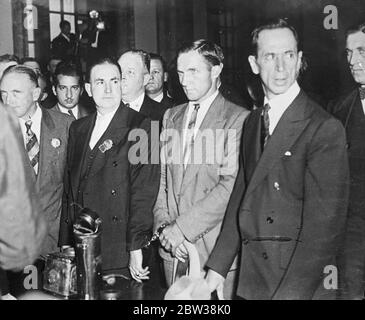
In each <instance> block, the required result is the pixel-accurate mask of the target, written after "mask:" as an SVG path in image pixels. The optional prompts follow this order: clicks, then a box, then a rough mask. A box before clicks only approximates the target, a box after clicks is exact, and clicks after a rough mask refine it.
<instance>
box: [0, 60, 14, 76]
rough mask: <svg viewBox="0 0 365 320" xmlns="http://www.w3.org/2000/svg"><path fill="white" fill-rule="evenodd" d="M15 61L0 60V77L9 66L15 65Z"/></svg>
mask: <svg viewBox="0 0 365 320" xmlns="http://www.w3.org/2000/svg"><path fill="white" fill-rule="evenodd" d="M16 65H17V63H16V62H15V61H8V62H0V79H1V78H2V76H3V73H4V71H5V70H6V69H7V68H9V67H11V66H16Z"/></svg>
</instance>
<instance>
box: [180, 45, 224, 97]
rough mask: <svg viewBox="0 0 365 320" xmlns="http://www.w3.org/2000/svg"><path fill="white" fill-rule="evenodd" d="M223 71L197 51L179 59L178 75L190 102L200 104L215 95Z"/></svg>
mask: <svg viewBox="0 0 365 320" xmlns="http://www.w3.org/2000/svg"><path fill="white" fill-rule="evenodd" d="M221 70H222V66H218V65H217V66H213V67H212V66H210V65H209V64H208V62H207V61H206V60H205V58H204V57H203V56H202V55H200V54H199V53H198V52H196V51H189V52H186V53H181V54H180V55H179V57H178V59H177V73H178V75H179V80H180V83H181V85H182V87H183V89H184V91H185V94H186V96H187V97H188V99H189V101H196V102H200V101H203V100H204V99H205V98H207V97H208V96H209V95H210V94H211V93H213V92H214V91H215V90H216V83H217V78H218V76H219V74H220V72H221Z"/></svg>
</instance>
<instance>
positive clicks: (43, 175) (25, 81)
mask: <svg viewBox="0 0 365 320" xmlns="http://www.w3.org/2000/svg"><path fill="white" fill-rule="evenodd" d="M39 94H40V88H39V87H38V82H37V76H36V74H35V73H34V71H33V70H32V69H30V68H27V67H24V66H14V67H11V68H10V69H7V70H6V71H5V72H4V75H3V78H2V81H1V96H2V99H3V101H4V104H5V105H6V106H7V107H9V108H12V109H13V110H14V112H15V114H16V115H17V116H18V119H19V125H20V128H21V131H22V133H23V139H24V147H25V148H26V150H27V151H26V152H27V154H28V157H29V161H28V166H31V167H32V168H33V173H34V179H35V186H34V191H35V192H37V193H38V195H39V198H40V203H41V210H42V212H43V214H44V215H45V217H46V220H47V222H48V226H47V231H48V234H47V237H46V239H45V241H44V242H43V247H42V255H45V254H47V253H50V252H54V251H56V250H57V242H58V233H59V224H60V223H59V219H60V215H61V204H62V194H63V173H64V167H65V162H66V148H67V139H68V129H69V126H70V124H71V122H72V119H71V118H70V117H68V116H66V115H64V114H60V113H58V112H55V111H52V110H44V109H42V108H40V107H39V105H38V103H37V100H38V97H39Z"/></svg>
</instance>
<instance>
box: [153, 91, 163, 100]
mask: <svg viewBox="0 0 365 320" xmlns="http://www.w3.org/2000/svg"><path fill="white" fill-rule="evenodd" d="M150 98H151V97H150ZM152 99H153V100H155V101H156V102H161V101H162V99H163V91H162V92H161V93H160V94H159V95H158V96H156V97H154V98H152Z"/></svg>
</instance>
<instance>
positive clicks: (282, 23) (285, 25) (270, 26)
mask: <svg viewBox="0 0 365 320" xmlns="http://www.w3.org/2000/svg"><path fill="white" fill-rule="evenodd" d="M274 29H289V30H290V31H291V32H292V33H293V35H294V38H295V40H296V42H297V48H298V50H299V45H300V44H299V36H298V33H297V31H296V30H295V28H294V26H292V25H291V24H289V22H288V21H287V19H286V18H277V19H273V20H269V21H267V22H265V23H264V24H261V25H259V26H258V27H256V28H255V29H254V30H253V31H252V33H251V54H252V55H254V56H257V41H258V38H259V34H260V32H261V31H264V30H274Z"/></svg>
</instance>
